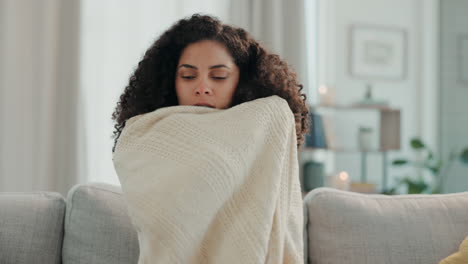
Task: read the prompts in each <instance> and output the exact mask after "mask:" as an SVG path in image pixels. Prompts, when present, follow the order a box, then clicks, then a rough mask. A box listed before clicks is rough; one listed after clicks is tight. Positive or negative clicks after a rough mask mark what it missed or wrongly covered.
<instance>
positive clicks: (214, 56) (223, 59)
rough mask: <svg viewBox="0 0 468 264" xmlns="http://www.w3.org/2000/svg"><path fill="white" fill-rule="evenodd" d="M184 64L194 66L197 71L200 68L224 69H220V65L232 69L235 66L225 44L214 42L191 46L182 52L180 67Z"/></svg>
mask: <svg viewBox="0 0 468 264" xmlns="http://www.w3.org/2000/svg"><path fill="white" fill-rule="evenodd" d="M184 64H186V65H191V66H194V67H195V69H196V68H200V67H203V68H223V67H219V66H220V65H225V66H227V67H228V68H232V67H233V65H235V64H234V60H233V58H232V57H231V55H230V53H229V51H228V49H227V48H226V47H225V46H224V45H223V44H221V43H219V42H216V41H212V40H203V41H199V42H195V43H192V44H189V45H188V46H187V47H186V48H185V49H184V50H183V51H182V54H181V56H180V59H179V64H178V67H180V66H182V65H184ZM214 66H217V67H214Z"/></svg>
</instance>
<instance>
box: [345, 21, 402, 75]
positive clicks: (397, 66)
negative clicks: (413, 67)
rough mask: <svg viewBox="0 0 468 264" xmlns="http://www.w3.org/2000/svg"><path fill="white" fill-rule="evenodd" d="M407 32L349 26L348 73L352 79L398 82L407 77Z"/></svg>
mask: <svg viewBox="0 0 468 264" xmlns="http://www.w3.org/2000/svg"><path fill="white" fill-rule="evenodd" d="M407 38H408V37H407V32H406V31H405V30H404V29H400V28H394V27H388V26H377V25H351V27H350V31H349V73H350V75H351V76H352V77H354V78H356V79H364V80H393V81H401V80H404V79H406V78H407Z"/></svg>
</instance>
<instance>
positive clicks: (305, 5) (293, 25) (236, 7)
mask: <svg viewBox="0 0 468 264" xmlns="http://www.w3.org/2000/svg"><path fill="white" fill-rule="evenodd" d="M315 6H316V1H315V0H291V1H282V0H235V1H231V8H230V21H229V22H231V23H233V24H235V25H238V26H240V27H242V28H244V29H246V30H247V31H249V32H250V33H251V34H252V35H253V36H254V37H255V38H256V39H257V40H258V41H260V42H261V43H262V44H263V45H264V46H265V47H266V48H268V49H269V50H270V51H272V52H274V53H277V54H279V55H280V56H281V57H282V58H283V59H285V60H286V61H287V62H288V63H289V64H290V65H291V66H292V68H293V69H294V71H295V72H296V73H297V74H298V77H299V80H300V82H301V83H302V84H303V85H304V90H303V92H305V93H306V94H307V95H308V97H313V96H315V87H316V74H315V72H316V69H315V63H313V61H315V54H316V45H314V39H313V35H315V28H316V25H315V17H316V14H315V13H316V8H315ZM309 99H313V98H309Z"/></svg>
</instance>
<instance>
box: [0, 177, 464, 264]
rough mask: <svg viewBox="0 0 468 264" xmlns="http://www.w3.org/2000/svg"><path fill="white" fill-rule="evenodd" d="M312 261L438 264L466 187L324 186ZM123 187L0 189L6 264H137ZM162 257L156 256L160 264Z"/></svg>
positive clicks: (313, 222)
mask: <svg viewBox="0 0 468 264" xmlns="http://www.w3.org/2000/svg"><path fill="white" fill-rule="evenodd" d="M304 205H305V206H304V213H305V214H304V217H305V219H304V220H305V221H304V223H305V224H304V242H305V245H304V246H305V258H306V263H424V264H427V263H437V262H438V261H439V260H441V259H442V258H444V257H446V256H448V255H450V254H451V253H453V252H455V251H456V250H457V249H458V246H459V244H460V243H461V241H462V240H463V239H464V238H465V236H467V235H468V210H467V206H468V192H466V193H458V194H446V195H431V196H429V195H413V196H408V195H406V196H383V195H364V194H357V193H351V192H343V191H338V190H333V189H329V188H320V189H316V190H314V191H312V192H310V193H308V194H307V195H306V196H305V197H304ZM138 254H139V248H138V238H137V234H136V231H135V230H134V229H133V227H132V224H131V221H130V219H129V217H128V214H127V211H126V207H125V204H124V201H123V198H122V195H121V189H120V187H117V186H112V185H108V184H99V183H90V184H80V185H76V186H75V187H73V188H72V189H71V190H70V191H69V193H68V196H67V197H66V199H65V198H63V197H62V196H61V195H59V194H58V193H47V192H31V193H0V263H1V264H9V263H15V264H19V263H65V264H68V263H87V264H89V263H97V264H99V263H106V264H109V263H112V264H120V263H122V264H123V263H126V264H128V263H137V261H138ZM156 262H157V261H155V263H156Z"/></svg>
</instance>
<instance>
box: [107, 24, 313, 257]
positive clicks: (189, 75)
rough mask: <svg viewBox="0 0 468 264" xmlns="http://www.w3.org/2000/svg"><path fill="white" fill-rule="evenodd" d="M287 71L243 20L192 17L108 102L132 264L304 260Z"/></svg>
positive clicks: (297, 107)
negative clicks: (133, 239)
mask: <svg viewBox="0 0 468 264" xmlns="http://www.w3.org/2000/svg"><path fill="white" fill-rule="evenodd" d="M301 89H302V86H301V85H299V84H298V83H297V80H296V75H295V74H294V73H293V72H292V71H291V70H290V69H289V67H288V66H287V64H286V63H285V62H284V61H282V60H281V59H280V58H279V57H278V56H277V55H273V54H269V53H268V52H267V51H266V50H265V49H264V48H262V47H261V46H260V45H259V44H258V43H257V42H256V41H255V40H253V38H252V37H251V36H250V35H249V34H248V33H247V32H246V31H244V30H242V29H240V28H235V27H231V26H228V25H223V24H222V23H221V22H220V21H218V20H217V19H215V18H213V17H209V16H201V15H193V16H192V17H190V18H188V19H182V20H180V21H179V22H177V23H176V24H175V25H174V26H173V27H171V28H170V29H169V30H168V31H166V32H165V33H164V34H163V35H162V36H161V37H160V38H159V39H158V40H157V41H156V42H155V43H154V44H153V46H152V47H151V48H150V49H149V50H148V51H147V52H146V54H145V56H144V58H143V60H142V61H141V62H140V63H139V65H138V68H137V69H136V71H135V73H134V74H133V76H132V77H131V78H130V83H129V85H128V86H127V87H126V89H125V91H124V93H123V95H122V96H121V97H120V102H119V103H118V105H117V108H116V111H115V112H114V115H113V118H114V120H115V121H116V123H117V124H116V125H115V128H116V131H115V136H116V145H115V146H114V156H113V161H114V166H115V169H116V171H117V174H118V176H119V180H120V182H121V184H122V191H123V195H124V198H125V201H126V203H127V208H128V211H129V214H130V217H131V219H132V222H133V224H134V226H135V228H136V229H137V231H138V239H139V244H140V257H139V263H302V262H303V238H302V233H303V232H302V230H303V211H302V210H303V209H302V197H301V192H300V185H299V178H298V168H297V167H298V164H297V147H298V146H299V145H300V144H301V143H302V142H303V134H304V133H305V132H306V131H307V129H308V127H307V126H308V123H307V121H306V120H307V114H308V111H307V107H306V105H305V95H303V94H301V93H300V91H301Z"/></svg>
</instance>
